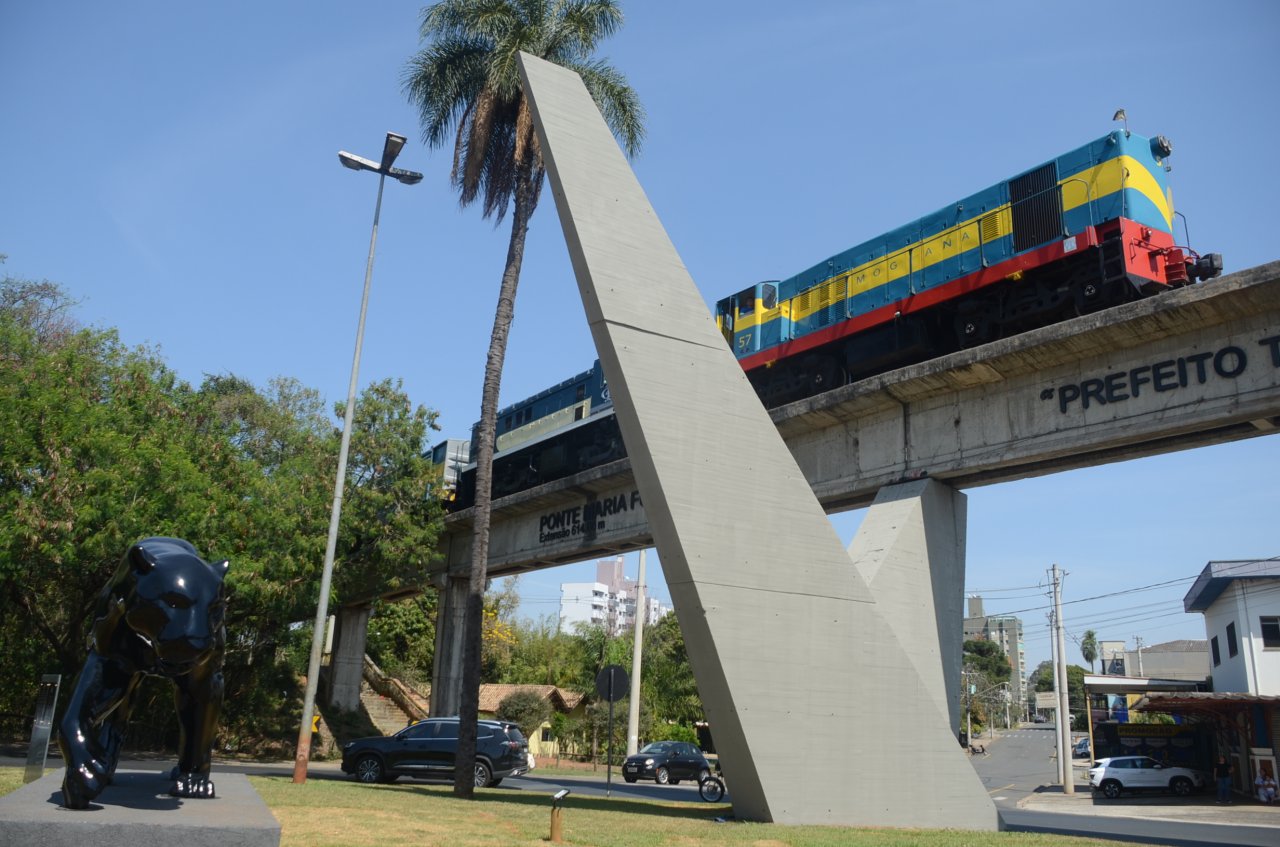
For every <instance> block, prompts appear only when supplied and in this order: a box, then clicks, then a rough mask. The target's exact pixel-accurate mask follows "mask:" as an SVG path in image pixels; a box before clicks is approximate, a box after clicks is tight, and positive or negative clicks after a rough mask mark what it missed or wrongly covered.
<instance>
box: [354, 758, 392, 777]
mask: <svg viewBox="0 0 1280 847" xmlns="http://www.w3.org/2000/svg"><path fill="white" fill-rule="evenodd" d="M385 778H386V771H385V770H384V769H383V767H382V760H381V759H379V758H378V757H377V756H374V755H373V754H368V755H364V756H361V757H360V758H359V759H357V760H356V779H358V780H360V781H361V782H382V780H383V779H385Z"/></svg>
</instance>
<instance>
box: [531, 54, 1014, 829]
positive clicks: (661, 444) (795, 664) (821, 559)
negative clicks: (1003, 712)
mask: <svg viewBox="0 0 1280 847" xmlns="http://www.w3.org/2000/svg"><path fill="white" fill-rule="evenodd" d="M521 68H522V71H523V74H524V81H525V91H526V95H527V96H528V97H529V101H530V104H531V105H532V107H533V112H534V121H535V125H536V127H537V131H538V138H539V141H540V143H541V147H542V155H543V160H544V163H545V165H546V167H547V173H548V176H549V178H550V186H551V189H552V192H553V196H554V197H555V202H556V208H557V210H558V212H559V216H560V221H561V225H562V227H563V229H564V233H565V239H566V241H567V243H568V246H569V253H570V256H571V258H572V261H573V267H574V272H575V275H576V277H577V280H578V286H579V289H580V292H581V295H582V299H583V304H584V307H585V309H586V312H587V317H588V321H589V323H590V326H591V332H592V335H593V337H594V339H595V343H596V348H597V351H598V352H599V354H600V359H601V361H602V362H603V364H604V368H605V373H606V374H607V376H608V379H609V385H610V389H611V392H612V395H613V398H614V403H615V406H616V409H617V414H618V419H619V422H620V425H621V427H622V434H623V438H624V440H625V441H626V444H627V450H628V453H629V454H630V456H631V462H632V466H633V469H634V473H635V479H636V483H637V486H638V488H639V490H640V494H641V496H642V497H643V499H644V505H645V510H646V512H647V514H648V516H649V520H650V525H651V527H652V530H653V535H654V539H655V541H656V544H657V547H658V550H659V552H660V554H661V556H662V565H663V570H664V572H665V573H666V576H667V583H668V586H669V587H670V589H671V595H672V600H673V602H674V603H675V607H676V612H677V614H678V616H679V621H680V626H681V629H682V631H683V633H684V637H685V642H686V645H687V647H688V651H689V660H690V663H691V665H692V667H693V671H694V675H695V677H696V678H697V681H698V688H699V692H700V694H701V696H702V700H703V704H704V706H705V708H706V710H707V714H708V718H709V719H710V721H711V724H712V726H713V727H714V733H715V738H716V747H717V750H718V751H719V753H720V756H721V761H722V762H723V764H724V767H725V771H726V774H727V775H728V777H729V780H728V781H729V785H730V787H731V794H732V798H733V805H734V810H735V812H736V813H737V814H738V815H739V816H740V817H743V818H749V819H755V820H765V821H775V822H779V823H807V824H853V825H865V826H897V827H942V828H966V829H995V828H997V827H998V816H997V814H996V811H995V807H994V805H993V803H992V801H991V799H990V797H989V796H988V795H987V792H986V791H985V789H984V788H983V786H982V784H981V782H980V781H979V779H978V777H977V776H976V774H975V773H974V771H973V768H972V767H971V766H970V765H969V763H968V761H967V760H966V758H965V757H964V754H963V752H962V750H961V748H960V747H959V745H958V743H957V740H956V738H955V736H954V735H953V733H952V727H951V725H950V721H949V709H948V699H949V698H948V695H947V691H946V685H945V681H944V678H945V676H946V673H945V671H944V669H943V667H942V663H941V659H940V653H939V648H938V646H937V645H938V641H937V630H936V629H934V628H933V627H923V628H912V627H898V626H895V623H894V622H892V621H891V620H890V619H889V616H890V614H891V613H892V612H894V611H896V609H887V608H885V606H884V605H883V604H882V603H881V601H880V597H879V586H881V585H894V584H895V580H896V577H895V576H893V575H892V573H891V571H890V570H885V569H884V568H889V569H892V568H894V567H895V564H894V561H893V557H892V556H890V557H885V558H884V559H883V563H884V564H883V567H881V568H880V569H879V570H878V571H877V573H875V574H868V573H862V572H860V571H859V567H856V566H855V565H854V562H853V561H852V560H851V559H850V556H849V554H848V553H846V552H845V550H844V549H843V547H842V545H841V542H840V540H839V538H838V537H837V536H836V534H835V531H834V530H833V529H832V527H831V524H830V522H829V521H828V520H827V517H826V515H825V514H824V513H823V511H822V509H821V507H820V506H819V504H818V502H817V500H816V499H815V498H814V496H813V493H812V492H811V491H810V489H809V486H808V484H807V483H806V481H805V479H804V476H803V475H802V474H801V473H800V471H799V469H798V468H797V466H796V463H795V461H794V460H793V459H792V457H791V454H790V453H789V452H788V450H787V448H786V445H785V443H784V442H783V441H782V438H781V437H780V436H779V434H778V431H777V429H776V428H775V427H774V425H773V424H772V422H771V421H770V418H769V416H768V414H767V413H766V412H765V410H764V408H763V407H762V406H761V404H760V401H759V400H758V399H757V398H756V395H755V393H754V392H753V391H752V390H751V387H750V385H749V384H748V382H747V379H746V376H745V375H744V374H743V372H742V369H741V367H740V366H739V365H738V363H737V362H736V361H735V360H734V358H733V356H732V355H731V353H730V351H729V349H728V347H727V345H726V344H725V341H724V338H723V337H722V336H721V335H720V333H719V331H718V330H717V328H716V326H715V324H714V322H713V320H712V318H711V316H710V313H709V312H708V310H707V307H706V305H705V303H704V302H703V300H702V297H701V295H700V294H699V292H698V290H697V288H696V287H695V286H694V284H693V280H692V279H691V278H690V276H689V273H688V271H686V270H685V268H684V265H683V264H682V262H681V261H680V257H679V256H678V255H677V253H676V250H675V248H674V247H673V246H672V244H671V242H670V240H669V238H668V237H667V234H666V232H665V231H664V229H663V227H662V225H661V223H660V222H659V220H658V217H657V215H656V214H655V213H654V210H653V208H652V207H651V206H650V205H649V202H648V200H647V199H646V197H645V195H644V192H643V190H642V189H641V188H640V185H639V183H638V182H637V180H636V178H635V175H634V174H633V173H632V171H631V168H630V166H629V164H628V163H627V161H626V159H625V157H624V156H623V154H622V152H621V151H620V150H619V149H618V146H617V144H616V143H615V141H614V139H613V137H612V136H611V134H610V132H609V130H608V127H607V126H606V124H605V122H604V120H603V119H602V118H601V117H600V114H599V112H598V110H597V108H596V106H595V104H594V102H593V101H592V99H591V97H590V95H589V94H588V93H587V91H586V88H585V87H584V86H583V85H582V82H581V80H580V79H579V78H578V77H577V75H576V74H574V73H572V72H571V71H568V70H565V69H563V68H560V67H558V66H556V65H552V64H550V63H547V62H544V61H541V60H538V59H534V58H531V57H528V56H521ZM951 514H952V516H953V517H954V512H952V513H951ZM921 529H922V531H926V534H927V529H928V527H926V526H922V527H921ZM962 561H963V560H962V559H961V562H962ZM915 567H916V571H915V573H916V577H917V582H919V581H920V579H919V578H920V576H921V575H920V573H919V570H918V566H915ZM954 577H955V574H954V571H953V572H951V573H947V574H944V575H943V582H942V583H941V584H938V585H937V586H936V588H934V589H933V591H935V592H936V593H940V594H948V593H951V592H954V593H955V595H956V598H957V602H958V600H959V594H960V592H961V585H962V583H959V582H957V583H955V584H949V583H950V582H951V580H952V579H954ZM926 582H929V583H932V582H933V580H932V579H930V580H926ZM902 584H903V585H904V586H905V585H907V584H910V580H903V581H902ZM921 585H923V583H921ZM894 590H895V591H896V590H897V589H896V588H895V589H894ZM919 590H924V589H923V588H920V589H919ZM927 599H928V605H934V599H933V595H932V594H931V596H929V597H928V598H927ZM922 639H923V640H922ZM925 665H927V667H926V666H925Z"/></svg>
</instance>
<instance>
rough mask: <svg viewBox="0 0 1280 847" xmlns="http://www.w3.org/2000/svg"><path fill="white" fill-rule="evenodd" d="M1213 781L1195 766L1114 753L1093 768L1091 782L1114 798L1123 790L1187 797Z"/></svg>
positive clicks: (1090, 771) (1095, 789)
mask: <svg viewBox="0 0 1280 847" xmlns="http://www.w3.org/2000/svg"><path fill="white" fill-rule="evenodd" d="M1208 784H1209V778H1208V777H1207V776H1205V775H1204V774H1203V773H1201V772H1200V771H1197V770H1192V769H1191V768H1179V767H1173V766H1169V765H1162V764H1160V763H1159V762H1157V761H1156V760H1155V759H1151V758H1148V757H1146V756H1111V757H1109V758H1106V759H1099V760H1098V761H1096V762H1094V763H1093V767H1091V768H1089V785H1090V787H1091V788H1093V790H1094V791H1101V792H1102V794H1103V795H1104V796H1105V797H1107V798H1108V799H1110V800H1114V799H1115V798H1117V797H1119V796H1120V793H1121V792H1122V791H1172V792H1173V793H1174V794H1177V795H1180V796H1183V797H1185V796H1187V795H1188V794H1191V793H1192V792H1195V791H1199V790H1201V789H1203V788H1204V787H1205V786H1206V785H1208Z"/></svg>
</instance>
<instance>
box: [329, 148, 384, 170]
mask: <svg viewBox="0 0 1280 847" xmlns="http://www.w3.org/2000/svg"><path fill="white" fill-rule="evenodd" d="M338 161H339V162H341V163H342V166H343V167H344V168H351V170H353V171H374V172H377V170H378V163H377V162H373V161H370V160H369V159H366V158H365V157H363V156H357V155H356V154H354V153H348V152H347V151H346V150H339V151H338Z"/></svg>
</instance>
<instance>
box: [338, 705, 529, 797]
mask: <svg viewBox="0 0 1280 847" xmlns="http://www.w3.org/2000/svg"><path fill="white" fill-rule="evenodd" d="M528 750H529V743H528V741H527V740H525V737H524V734H523V733H521V732H520V728H519V727H518V726H516V725H515V724H513V723H508V722H506V721H478V722H477V724H476V774H475V779H476V786H477V787H484V786H494V785H497V784H498V783H499V782H502V780H503V779H505V778H506V777H509V776H519V775H520V774H522V773H525V772H526V771H528V770H529V757H528ZM457 753H458V719H457V718H428V719H426V720H423V721H418V722H417V723H415V724H411V725H409V726H407V727H405V728H404V729H402V730H400V731H399V732H397V733H396V734H395V735H387V736H378V737H375V738H359V739H357V740H355V741H348V742H347V743H346V744H344V745H343V747H342V772H343V773H349V774H353V775H354V776H355V778H356V779H358V780H360V781H361V782H395V780H396V778H397V777H401V776H408V777H412V778H414V779H445V778H447V779H452V778H453V768H454V759H455V758H456V756H457Z"/></svg>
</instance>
